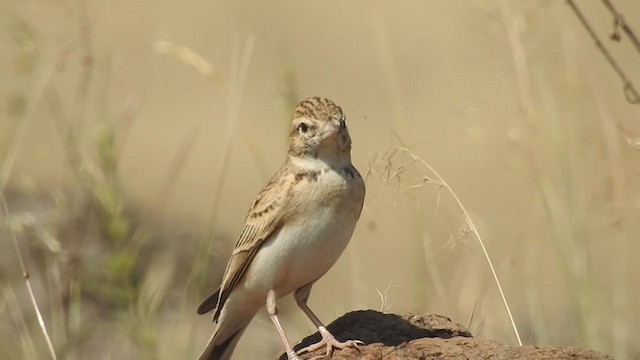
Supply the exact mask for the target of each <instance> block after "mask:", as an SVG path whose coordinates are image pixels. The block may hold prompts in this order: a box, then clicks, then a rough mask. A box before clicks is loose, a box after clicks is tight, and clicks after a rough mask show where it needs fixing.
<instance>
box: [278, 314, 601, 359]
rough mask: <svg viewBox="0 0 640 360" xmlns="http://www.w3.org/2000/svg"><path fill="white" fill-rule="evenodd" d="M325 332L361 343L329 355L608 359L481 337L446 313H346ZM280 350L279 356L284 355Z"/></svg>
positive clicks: (573, 350) (573, 349)
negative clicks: (519, 345)
mask: <svg viewBox="0 0 640 360" xmlns="http://www.w3.org/2000/svg"><path fill="white" fill-rule="evenodd" d="M328 328H329V331H331V333H333V334H334V335H335V337H336V338H337V339H338V340H340V341H344V340H349V339H358V340H360V341H362V342H364V344H365V345H363V346H361V347H360V351H358V350H357V349H352V348H349V349H345V350H339V351H338V350H337V351H335V352H334V354H333V357H332V359H364V360H377V359H384V360H395V359H425V360H426V359H430V360H431V359H434V360H435V359H510V360H511V359H514V360H515V359H522V360H524V359H527V360H530V359H531V360H536V359H574V360H575V359H584V360H603V359H613V358H612V357H610V356H607V355H605V354H602V353H599V352H596V351H591V350H585V349H581V348H576V347H536V346H522V347H511V346H508V345H505V344H502V343H499V342H497V341H491V340H481V339H476V338H473V337H472V336H471V334H470V333H469V331H468V330H466V329H465V328H464V327H462V326H461V325H459V324H456V323H454V322H452V321H451V320H450V319H449V318H447V317H444V316H440V315H435V314H426V315H415V314H407V315H403V316H400V315H395V314H383V313H380V312H378V311H374V310H360V311H354V312H350V313H347V314H345V315H343V316H342V317H340V318H339V319H337V320H336V321H334V322H333V323H331V324H330V325H329V326H328ZM319 340H320V334H318V333H317V332H316V333H315V334H313V335H310V336H308V337H306V338H304V339H303V340H302V341H301V342H300V343H299V344H298V345H296V346H295V349H296V350H298V349H301V348H303V347H305V346H308V345H310V344H313V343H315V342H317V341H319ZM323 354H324V349H322V350H318V351H317V352H313V353H309V354H304V355H302V356H301V357H300V358H301V360H308V359H311V358H313V357H317V356H320V355H323ZM286 359H287V357H286V355H285V354H282V355H281V356H280V360H286Z"/></svg>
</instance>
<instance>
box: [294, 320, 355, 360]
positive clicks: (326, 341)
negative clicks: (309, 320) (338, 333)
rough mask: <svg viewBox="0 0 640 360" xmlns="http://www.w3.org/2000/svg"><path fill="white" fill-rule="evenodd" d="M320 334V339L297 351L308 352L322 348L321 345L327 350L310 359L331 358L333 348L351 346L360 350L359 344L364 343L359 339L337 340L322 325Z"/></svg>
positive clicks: (299, 352)
mask: <svg viewBox="0 0 640 360" xmlns="http://www.w3.org/2000/svg"><path fill="white" fill-rule="evenodd" d="M319 330H320V334H321V335H322V340H320V341H318V342H317V343H315V344H312V345H309V346H307V347H305V348H302V349H300V350H298V351H297V353H298V354H304V353H308V352H313V351H316V350H318V349H322V348H323V347H324V348H326V349H327V352H326V353H325V354H324V355H322V356H316V357H314V358H312V359H311V360H315V359H329V358H331V354H333V349H344V348H347V347H353V348H356V349H358V351H360V345H364V343H363V342H362V341H360V340H347V341H344V342H342V341H338V340H336V338H335V337H334V336H333V335H332V334H331V333H330V332H329V330H327V329H325V328H324V327H320V329H319Z"/></svg>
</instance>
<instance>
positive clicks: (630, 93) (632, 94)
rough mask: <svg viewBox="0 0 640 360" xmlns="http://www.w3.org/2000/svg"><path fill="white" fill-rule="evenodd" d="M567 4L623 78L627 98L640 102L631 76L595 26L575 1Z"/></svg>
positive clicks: (631, 101) (634, 102) (621, 78)
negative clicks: (618, 61) (600, 36)
mask: <svg viewBox="0 0 640 360" xmlns="http://www.w3.org/2000/svg"><path fill="white" fill-rule="evenodd" d="M567 4H569V7H571V10H573V12H574V13H575V14H576V17H577V18H578V20H580V23H581V24H582V26H583V27H584V28H585V30H587V32H588V33H589V36H591V39H592V40H593V41H594V42H595V43H596V46H597V47H598V49H599V50H600V52H601V53H602V55H603V56H604V58H605V59H606V60H607V62H608V63H609V65H611V67H612V68H613V70H614V71H615V72H616V73H617V74H618V77H620V80H622V84H623V87H622V89H623V91H624V96H625V97H626V98H627V101H628V102H629V103H631V104H640V94H638V91H637V90H636V88H635V87H634V86H633V84H632V83H631V81H630V80H629V78H627V75H626V74H625V73H624V71H622V68H620V66H619V65H618V63H617V62H616V61H615V59H614V58H613V56H611V54H610V53H609V50H607V48H606V47H605V46H604V44H603V43H602V42H601V41H600V38H598V35H597V34H596V33H595V31H593V27H591V25H590V24H589V22H588V21H587V19H586V18H585V17H584V15H582V12H581V11H580V9H578V6H577V5H576V4H575V3H574V2H573V0H567Z"/></svg>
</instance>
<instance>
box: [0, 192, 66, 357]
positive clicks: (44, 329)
mask: <svg viewBox="0 0 640 360" xmlns="http://www.w3.org/2000/svg"><path fill="white" fill-rule="evenodd" d="M0 198H1V199H2V207H3V210H4V213H5V219H9V218H10V217H11V215H10V213H9V207H8V206H7V201H6V199H5V198H4V195H2V194H0ZM7 226H8V227H9V232H10V233H11V238H12V240H13V244H14V246H15V249H16V254H17V255H18V256H17V257H18V263H19V264H20V270H21V271H22V277H23V278H24V283H25V287H26V288H27V293H28V294H29V299H30V300H31V305H32V306H33V310H34V311H35V313H36V317H37V318H38V325H39V326H40V330H41V331H42V335H43V336H44V339H45V341H46V343H47V348H48V350H49V355H50V356H51V358H52V359H53V360H57V359H58V357H57V356H56V351H55V349H54V348H53V342H52V341H51V337H50V336H49V332H48V331H47V325H46V324H45V322H44V317H43V316H42V312H41V311H40V307H38V302H37V301H36V297H35V295H34V293H33V288H32V287H31V281H30V280H29V273H28V272H27V267H26V266H25V264H24V260H23V259H22V252H21V251H20V245H19V244H18V237H17V236H16V233H15V230H14V229H13V226H12V224H11V222H10V221H9V222H8V223H7Z"/></svg>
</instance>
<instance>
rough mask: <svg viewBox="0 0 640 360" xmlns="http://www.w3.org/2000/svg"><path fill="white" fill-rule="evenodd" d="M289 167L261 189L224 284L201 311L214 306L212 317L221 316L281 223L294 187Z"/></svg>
mask: <svg viewBox="0 0 640 360" xmlns="http://www.w3.org/2000/svg"><path fill="white" fill-rule="evenodd" d="M286 170H287V167H286V166H283V167H282V168H281V169H280V171H278V172H277V173H276V174H275V175H274V176H273V177H272V178H271V180H270V181H269V182H268V183H267V185H266V186H265V187H264V188H263V189H262V191H260V193H258V196H257V197H256V200H255V201H254V202H253V205H252V206H251V208H250V209H249V213H248V214H247V218H246V220H245V225H244V227H243V228H242V232H241V233H240V238H239V239H238V242H237V243H236V245H235V247H234V249H233V253H232V254H231V259H229V263H228V264H227V268H226V270H225V273H224V277H223V278H222V285H220V289H218V291H216V292H215V293H213V294H212V295H211V296H209V298H207V300H205V301H204V302H203V303H202V305H200V307H199V308H198V313H200V314H203V313H206V312H209V311H211V310H213V308H214V307H215V308H216V311H215V313H214V314H213V320H214V321H216V320H217V319H218V316H220V311H222V307H223V305H224V303H225V301H226V300H227V298H228V297H229V294H230V293H231V291H233V289H234V288H235V287H236V285H237V284H238V283H239V281H240V280H241V279H242V276H243V275H244V274H245V272H246V270H247V268H248V267H249V265H250V264H251V261H252V260H253V258H254V257H255V255H256V253H257V252H258V250H259V249H260V247H261V246H262V244H263V243H264V241H265V240H266V239H268V238H269V236H270V235H271V234H272V233H274V232H276V231H277V230H278V229H279V228H280V227H281V226H282V224H283V219H284V215H285V214H284V213H285V212H284V211H283V209H284V207H285V206H284V205H285V201H286V200H287V199H288V192H289V190H290V189H291V186H290V185H291V183H290V182H289V180H290V178H287V177H286V173H287V172H286Z"/></svg>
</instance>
